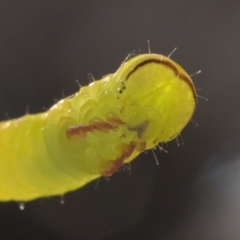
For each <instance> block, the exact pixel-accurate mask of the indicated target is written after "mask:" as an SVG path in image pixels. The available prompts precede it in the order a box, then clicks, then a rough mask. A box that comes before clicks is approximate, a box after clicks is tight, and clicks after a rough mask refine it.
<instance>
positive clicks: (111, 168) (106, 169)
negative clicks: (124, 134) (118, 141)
mask: <svg viewBox="0 0 240 240" xmlns="http://www.w3.org/2000/svg"><path fill="white" fill-rule="evenodd" d="M135 147H136V144H135V143H130V144H129V145H123V146H122V155H121V157H119V158H117V159H116V160H108V161H103V162H101V164H100V166H99V172H100V174H101V175H102V176H103V177H110V176H111V175H112V174H113V173H115V172H116V171H117V170H118V169H119V167H121V166H122V164H123V162H124V160H125V159H126V158H128V157H130V155H131V154H132V152H133V151H134V149H135Z"/></svg>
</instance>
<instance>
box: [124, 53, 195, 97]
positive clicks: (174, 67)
mask: <svg viewBox="0 0 240 240" xmlns="http://www.w3.org/2000/svg"><path fill="white" fill-rule="evenodd" d="M149 63H157V64H160V65H164V66H166V67H168V68H170V69H171V70H172V71H173V72H174V74H175V76H176V77H179V79H181V80H183V81H185V82H186V83H187V84H188V86H189V87H190V88H191V90H192V92H193V96H194V99H195V101H196V100H197V96H196V92H195V88H194V86H193V83H192V81H191V80H190V78H189V77H188V76H186V75H185V74H183V73H181V72H180V71H179V70H178V69H177V67H176V66H175V65H174V64H172V63H171V62H170V61H168V60H165V59H162V60H160V59H155V58H152V59H148V60H145V61H143V62H141V63H139V64H138V65H137V66H136V67H135V68H134V69H133V70H132V71H131V72H129V74H128V75H127V77H126V81H127V80H128V78H129V77H130V76H131V75H132V74H133V73H134V72H135V71H137V70H138V69H139V68H141V67H143V66H145V65H146V64H149Z"/></svg>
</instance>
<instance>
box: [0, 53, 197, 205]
mask: <svg viewBox="0 0 240 240" xmlns="http://www.w3.org/2000/svg"><path fill="white" fill-rule="evenodd" d="M196 101H197V100H196V91H195V87H194V85H193V82H192V80H191V78H190V76H189V75H188V74H187V73H186V72H185V70H184V69H183V68H182V67H180V66H179V65H178V64H177V63H175V62H174V61H172V60H171V59H169V58H168V57H165V56H162V55H157V54H150V53H149V54H140V55H138V56H136V57H133V58H132V59H130V60H128V61H126V62H125V63H124V64H122V65H121V66H120V68H119V69H118V70H117V71H116V72H115V73H114V74H108V75H106V76H104V77H103V78H102V79H101V80H97V81H94V82H92V83H91V84H89V85H88V86H86V87H81V89H80V90H79V92H77V93H76V94H75V95H73V96H71V97H68V98H65V99H63V100H61V101H59V102H58V103H56V104H55V105H54V106H53V107H52V108H50V109H49V110H48V111H46V112H43V113H39V114H27V115H25V116H23V117H21V118H18V119H14V120H10V121H3V122H1V123H0V146H1V150H0V201H9V200H15V201H29V200H32V199H35V198H38V197H44V196H52V195H62V194H64V193H66V192H68V191H71V190H75V189H78V188H80V187H82V186H84V185H85V184H87V183H88V182H90V181H92V180H94V179H96V178H98V177H100V176H106V177H107V176H111V175H112V174H113V173H114V172H116V171H117V170H118V168H119V167H120V166H121V165H122V164H123V163H128V162H130V161H132V160H133V159H134V158H135V157H136V156H137V155H139V154H140V153H141V152H142V151H144V150H146V149H152V148H153V147H155V146H156V145H157V144H159V143H161V142H167V141H170V140H172V139H173V138H175V137H176V136H177V135H179V133H180V132H181V131H182V129H183V128H184V127H185V126H186V124H187V123H188V122H189V120H190V119H191V117H192V115H193V113H194V109H195V107H196Z"/></svg>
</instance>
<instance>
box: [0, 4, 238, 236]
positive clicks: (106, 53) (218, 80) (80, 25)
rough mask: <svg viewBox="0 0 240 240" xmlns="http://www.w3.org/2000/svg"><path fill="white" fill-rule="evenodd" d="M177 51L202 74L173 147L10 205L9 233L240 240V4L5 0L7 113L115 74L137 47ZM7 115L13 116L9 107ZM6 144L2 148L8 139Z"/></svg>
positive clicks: (0, 7) (2, 49)
mask: <svg viewBox="0 0 240 240" xmlns="http://www.w3.org/2000/svg"><path fill="white" fill-rule="evenodd" d="M148 39H149V40H150V43H151V50H152V52H155V53H161V54H164V55H168V54H169V53H170V52H171V51H172V50H173V49H174V48H175V47H177V48H178V50H177V51H176V52H175V53H174V54H173V56H172V58H173V59H174V60H175V61H177V62H178V63H180V64H181V65H182V66H183V67H184V68H185V69H186V70H187V71H188V72H189V73H190V74H191V73H195V72H196V71H198V70H199V69H201V70H202V73H201V74H200V75H196V76H194V77H193V80H194V82H195V85H196V87H197V88H198V89H199V88H201V91H200V90H199V91H198V93H199V95H202V96H204V97H207V98H208V99H209V101H208V102H206V101H204V100H202V99H199V104H198V109H197V112H196V114H195V116H194V119H195V121H196V122H197V123H198V124H199V126H198V127H197V128H194V126H193V124H191V123H190V124H189V125H188V126H187V128H186V129H185V130H184V131H183V133H182V136H183V139H184V142H185V144H184V145H183V146H180V147H178V146H177V144H176V142H175V141H173V142H172V143H170V144H169V146H168V147H167V150H168V151H169V153H168V154H166V153H162V152H161V153H160V152H156V154H157V156H158V159H159V162H160V165H159V166H156V163H155V161H154V158H153V156H152V153H151V152H148V153H147V154H142V155H141V156H140V157H138V158H137V160H135V161H134V162H133V163H132V173H131V175H130V176H129V175H128V173H127V172H120V173H117V174H115V175H114V176H113V177H111V181H110V182H108V181H105V180H104V179H102V180H101V181H100V184H99V185H98V187H97V189H94V188H95V185H96V182H92V183H90V184H89V185H87V186H86V187H85V188H82V189H80V190H78V191H75V192H71V193H68V194H66V195H65V198H64V200H65V204H61V203H60V201H61V199H60V197H52V198H50V199H39V200H36V201H32V202H28V203H26V204H25V209H24V210H23V211H21V210H19V205H18V203H15V202H9V203H1V204H0V239H1V240H12V239H14V240H15V239H16V240H25V239H36V240H42V239H43V240H47V239H50V240H55V239H59V240H63V239H69V240H72V239H90V240H92V239H93V240H102V239H107V240H111V239H115V240H127V239H128V240H129V239H132V240H135V239H137V240H146V239H148V240H159V239H163V240H175V239H178V240H186V239H187V240H191V239H194V240H202V239H204V240H215V239H217V240H225V239H231V240H235V239H236V240H238V239H240V158H239V155H240V147H239V139H240V136H239V135H240V127H239V123H240V114H239V103H240V94H239V90H240V67H239V66H240V64H239V63H240V1H237V0H236V1H224V0H222V1H221V0H206V1H200V0H196V1H190V0H189V1H169V0H162V1H161V0H151V1H150V0H148V1H147V0H138V1H137V0H128V1H125V0H121V1H120V0H116V1H110V0H108V1H106V0H101V1H91V0H90V1H89V0H69V1H67V0H62V1H57V0H48V1H40V0H39V1H37V0H25V1H19V0H14V1H13V0H1V1H0V118H1V120H4V119H6V115H8V116H10V118H15V117H20V116H21V115H23V114H25V112H26V108H27V106H29V109H30V112H31V113H36V112H39V111H43V108H48V107H50V106H51V105H52V104H53V102H54V100H55V99H61V98H62V92H64V94H65V95H66V96H67V95H70V94H72V93H74V92H76V91H77V90H78V85H77V84H76V79H78V81H79V82H80V83H81V84H82V85H84V84H88V78H87V73H89V72H91V73H92V74H93V75H94V77H95V78H96V79H99V78H101V76H103V75H105V74H107V73H109V72H114V71H115V70H116V69H117V68H118V66H119V65H120V64H121V62H122V61H123V60H124V58H125V57H126V55H127V54H128V53H129V52H131V51H133V50H134V49H135V50H137V51H138V49H140V50H141V52H147V40H148ZM6 113H7V114H6ZM0 147H1V146H0Z"/></svg>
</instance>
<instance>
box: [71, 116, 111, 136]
mask: <svg viewBox="0 0 240 240" xmlns="http://www.w3.org/2000/svg"><path fill="white" fill-rule="evenodd" d="M114 129H115V127H114V126H113V125H111V124H110V123H108V122H105V121H103V120H102V119H100V118H93V119H92V120H91V121H90V124H89V125H76V126H70V127H68V129H67V130H66V136H67V137H68V138H71V137H76V138H85V137H87V133H88V132H93V131H100V132H103V133H108V132H109V130H114Z"/></svg>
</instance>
